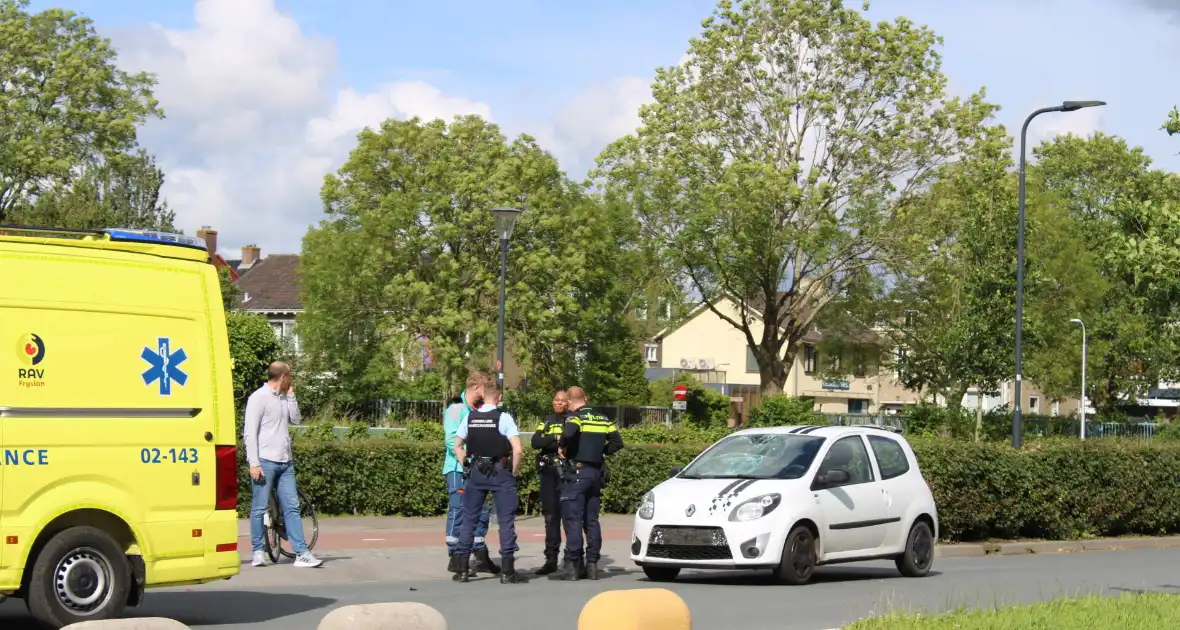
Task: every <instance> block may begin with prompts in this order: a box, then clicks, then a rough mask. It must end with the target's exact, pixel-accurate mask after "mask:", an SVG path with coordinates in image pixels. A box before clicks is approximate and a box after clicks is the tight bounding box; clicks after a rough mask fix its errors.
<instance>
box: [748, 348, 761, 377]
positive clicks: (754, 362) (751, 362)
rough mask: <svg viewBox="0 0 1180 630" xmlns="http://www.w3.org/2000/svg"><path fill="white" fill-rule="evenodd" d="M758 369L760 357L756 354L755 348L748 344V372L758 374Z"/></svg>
mask: <svg viewBox="0 0 1180 630" xmlns="http://www.w3.org/2000/svg"><path fill="white" fill-rule="evenodd" d="M758 371H759V370H758V359H757V358H756V357H755V356H754V349H753V348H751V347H750V346H746V373H747V374H757V373H758Z"/></svg>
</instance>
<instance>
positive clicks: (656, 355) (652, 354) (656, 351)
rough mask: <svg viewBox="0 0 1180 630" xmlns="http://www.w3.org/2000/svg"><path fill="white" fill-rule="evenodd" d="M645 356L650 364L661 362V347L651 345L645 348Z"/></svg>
mask: <svg viewBox="0 0 1180 630" xmlns="http://www.w3.org/2000/svg"><path fill="white" fill-rule="evenodd" d="M643 354H644V356H645V357H646V358H647V362H648V363H655V362H656V361H659V360H660V347H659V346H657V345H655V344H653V343H649V344H647V345H646V346H644V347H643Z"/></svg>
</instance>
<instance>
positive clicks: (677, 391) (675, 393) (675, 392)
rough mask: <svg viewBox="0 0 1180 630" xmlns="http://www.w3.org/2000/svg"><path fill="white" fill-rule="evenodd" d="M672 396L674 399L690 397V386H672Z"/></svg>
mask: <svg viewBox="0 0 1180 630" xmlns="http://www.w3.org/2000/svg"><path fill="white" fill-rule="evenodd" d="M672 398H673V399H674V400H684V399H686V398H688V387H687V386H685V385H677V386H676V387H673V388H672Z"/></svg>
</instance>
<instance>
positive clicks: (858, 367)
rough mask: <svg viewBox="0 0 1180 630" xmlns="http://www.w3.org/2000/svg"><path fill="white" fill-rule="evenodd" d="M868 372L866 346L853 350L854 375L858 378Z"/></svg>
mask: <svg viewBox="0 0 1180 630" xmlns="http://www.w3.org/2000/svg"><path fill="white" fill-rule="evenodd" d="M866 372H867V368H866V366H865V351H864V348H859V347H858V348H856V349H855V350H853V351H852V375H853V376H855V377H856V378H864V377H865V373H866Z"/></svg>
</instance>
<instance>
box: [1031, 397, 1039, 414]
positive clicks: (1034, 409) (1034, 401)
mask: <svg viewBox="0 0 1180 630" xmlns="http://www.w3.org/2000/svg"><path fill="white" fill-rule="evenodd" d="M1028 411H1029V413H1040V411H1041V397H1040V396H1029V397H1028Z"/></svg>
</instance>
